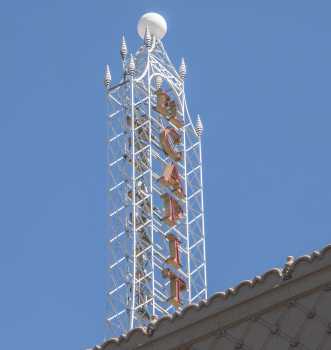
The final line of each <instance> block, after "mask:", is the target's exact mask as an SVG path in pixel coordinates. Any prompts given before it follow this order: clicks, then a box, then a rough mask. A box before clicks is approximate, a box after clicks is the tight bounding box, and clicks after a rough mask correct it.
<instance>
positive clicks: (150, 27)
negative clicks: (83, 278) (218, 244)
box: [104, 13, 207, 336]
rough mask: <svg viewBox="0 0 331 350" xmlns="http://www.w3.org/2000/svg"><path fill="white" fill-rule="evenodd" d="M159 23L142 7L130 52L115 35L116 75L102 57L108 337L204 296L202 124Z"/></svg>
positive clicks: (183, 72) (182, 67)
mask: <svg viewBox="0 0 331 350" xmlns="http://www.w3.org/2000/svg"><path fill="white" fill-rule="evenodd" d="M166 30H167V24H166V22H165V20H164V18H163V17H161V16H160V15H158V14H156V13H148V14H145V15H144V16H142V18H141V19H140V21H139V23H138V33H139V35H140V36H141V37H142V38H143V40H144V43H143V45H142V46H141V47H140V48H139V50H138V51H137V53H136V54H135V55H130V56H128V49H127V45H126V42H125V38H124V37H123V39H122V45H121V50H120V53H121V57H122V60H123V79H122V80H121V81H120V82H119V83H118V84H114V85H113V84H112V79H111V73H110V69H109V66H108V65H107V66H106V72H105V80H104V83H105V87H106V94H107V101H108V102H109V106H110V108H109V114H108V121H107V123H108V167H109V169H108V172H109V220H110V225H109V227H110V232H109V235H110V260H111V261H110V265H109V269H110V284H111V286H110V290H109V292H108V296H107V297H108V299H109V315H108V318H107V322H108V323H109V326H110V335H111V336H119V335H120V334H122V333H124V332H127V331H129V330H130V329H132V328H136V327H139V326H146V325H147V324H149V323H150V322H152V321H154V320H156V319H158V318H161V317H162V316H165V315H168V314H171V313H174V312H175V311H176V310H180V309H182V308H183V307H185V306H186V305H188V304H190V303H197V302H199V301H200V300H202V299H206V298H207V277H206V251H205V233H204V208H203V184H202V161H201V134H202V130H203V127H202V123H201V120H200V118H199V116H198V117H197V120H196V123H195V125H194V124H193V123H192V120H191V117H190V114H189V111H188V108H187V104H186V98H185V90H184V78H185V75H186V66H185V62H184V60H182V62H181V65H180V67H179V70H178V72H177V71H176V69H175V68H174V66H173V64H172V63H171V61H170V59H169V57H168V55H167V53H166V51H165V49H164V47H163V44H162V41H161V39H162V37H163V36H164V35H165V33H166Z"/></svg>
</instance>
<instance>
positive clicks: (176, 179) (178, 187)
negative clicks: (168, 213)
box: [160, 164, 185, 198]
mask: <svg viewBox="0 0 331 350" xmlns="http://www.w3.org/2000/svg"><path fill="white" fill-rule="evenodd" d="M160 183H161V185H163V186H167V187H170V188H171V189H172V190H173V193H174V194H175V195H176V196H178V197H179V198H185V192H184V190H183V187H182V183H181V181H180V176H179V172H178V169H177V167H176V165H175V164H168V165H167V166H166V167H165V169H164V172H163V176H162V177H161V178H160Z"/></svg>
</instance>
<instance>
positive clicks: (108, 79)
mask: <svg viewBox="0 0 331 350" xmlns="http://www.w3.org/2000/svg"><path fill="white" fill-rule="evenodd" d="M103 83H104V84H105V88H106V89H107V90H108V89H109V88H110V84H111V74H110V69H109V65H108V64H106V70H105V78H104V80H103Z"/></svg>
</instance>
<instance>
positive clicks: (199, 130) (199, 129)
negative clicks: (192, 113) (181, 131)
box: [195, 114, 203, 137]
mask: <svg viewBox="0 0 331 350" xmlns="http://www.w3.org/2000/svg"><path fill="white" fill-rule="evenodd" d="M195 132H196V134H197V135H198V137H201V135H202V132H203V124H202V121H201V119H200V116H199V114H198V117H197V122H196V124H195Z"/></svg>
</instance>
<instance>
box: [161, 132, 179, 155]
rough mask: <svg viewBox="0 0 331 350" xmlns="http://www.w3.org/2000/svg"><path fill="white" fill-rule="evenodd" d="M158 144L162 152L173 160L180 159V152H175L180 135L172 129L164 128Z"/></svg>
mask: <svg viewBox="0 0 331 350" xmlns="http://www.w3.org/2000/svg"><path fill="white" fill-rule="evenodd" d="M160 142H161V145H162V148H163V150H164V152H165V153H166V154H167V155H168V156H169V157H170V158H171V159H173V160H175V161H178V160H181V158H182V152H178V151H177V150H176V145H178V144H179V143H180V135H179V134H178V132H177V131H176V130H175V129H174V128H165V129H163V131H162V132H161V134H160Z"/></svg>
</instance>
